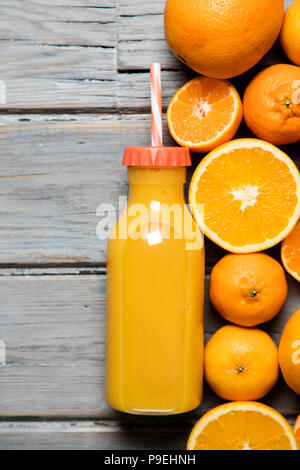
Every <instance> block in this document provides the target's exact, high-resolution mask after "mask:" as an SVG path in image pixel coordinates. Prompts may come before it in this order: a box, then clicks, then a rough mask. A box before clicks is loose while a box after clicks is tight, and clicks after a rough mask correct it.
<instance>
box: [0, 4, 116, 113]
mask: <svg viewBox="0 0 300 470" xmlns="http://www.w3.org/2000/svg"><path fill="white" fill-rule="evenodd" d="M116 28H117V22H116V5H115V2H108V1H107V2H94V1H92V0H88V1H85V2H82V1H79V2H76V1H75V0H74V1H73V2H71V4H70V5H69V2H68V1H65V2H60V1H56V2H46V1H38V2H36V1H31V0H27V1H26V2H24V1H21V0H11V1H3V2H1V3H0V48H1V57H0V69H1V75H0V79H1V80H3V81H4V82H5V84H6V88H7V103H6V104H5V105H2V106H1V107H0V109H18V110H22V109H45V108H47V109H52V108H55V109H71V108H74V109H80V108H84V109H89V108H98V109H103V108H105V109H111V110H112V109H113V108H115V107H116V104H117V81H116V41H117V29H116Z"/></svg>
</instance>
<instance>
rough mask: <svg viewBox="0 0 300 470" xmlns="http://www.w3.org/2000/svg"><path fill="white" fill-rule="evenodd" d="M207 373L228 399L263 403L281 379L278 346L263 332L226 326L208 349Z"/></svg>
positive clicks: (215, 336) (210, 381) (212, 383)
mask: <svg viewBox="0 0 300 470" xmlns="http://www.w3.org/2000/svg"><path fill="white" fill-rule="evenodd" d="M242 369H243V370H242ZM204 372H205V378H206V381H207V383H208V384H209V386H210V387H211V388H212V389H213V391H214V392H215V393H216V394H217V395H218V396H220V397H221V398H223V399H224V400H231V401H239V400H259V399H260V398H262V397H264V396H265V395H266V394H267V393H268V392H269V391H270V390H271V389H272V388H273V387H274V385H275V384H276V382H277V380H278V376H279V365H278V350H277V347H276V344H275V343H274V342H273V340H272V338H271V337H270V336H269V335H268V334H267V333H265V332H264V331H262V330H258V329H249V328H241V327H239V326H235V325H228V326H225V327H223V328H221V329H220V330H218V331H217V332H216V333H215V334H214V335H213V336H212V338H211V339H210V340H209V341H208V343H207V344H206V346H205V352H204Z"/></svg>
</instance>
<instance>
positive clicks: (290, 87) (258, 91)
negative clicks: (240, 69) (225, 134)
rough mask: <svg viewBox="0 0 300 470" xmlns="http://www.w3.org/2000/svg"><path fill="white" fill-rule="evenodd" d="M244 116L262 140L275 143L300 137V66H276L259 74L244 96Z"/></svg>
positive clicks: (291, 141) (296, 140) (297, 139)
mask: <svg viewBox="0 0 300 470" xmlns="http://www.w3.org/2000/svg"><path fill="white" fill-rule="evenodd" d="M244 117H245V121H246V123H247V125H248V127H249V128H250V129H251V131H252V132H253V133H254V134H255V135H256V136H257V137H259V138H260V139H262V140H266V141H268V142H270V143H272V144H274V145H286V144H292V143H295V142H298V141H299V140H300V67H296V66H295V65H289V64H278V65H273V66H272V67H269V68H267V69H265V70H264V71H263V72H261V73H259V74H258V75H257V76H256V77H255V78H254V79H253V80H252V82H251V83H250V84H249V85H248V87H247V89H246V91H245V95H244Z"/></svg>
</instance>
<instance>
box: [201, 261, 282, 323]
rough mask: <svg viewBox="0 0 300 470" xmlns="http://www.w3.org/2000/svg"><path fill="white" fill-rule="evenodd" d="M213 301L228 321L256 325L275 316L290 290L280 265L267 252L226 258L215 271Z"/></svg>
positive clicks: (211, 297)
mask: <svg viewBox="0 0 300 470" xmlns="http://www.w3.org/2000/svg"><path fill="white" fill-rule="evenodd" d="M209 293H210V299H211V302H212V304H213V305H214V307H215V308H216V309H217V311H218V312H219V313H220V314H221V315H222V316H223V317H224V318H225V319H226V320H228V321H230V322H232V323H236V324H237V325H241V326H247V327H251V326H256V325H258V324H260V323H264V322H266V321H269V320H271V318H273V317H275V315H277V313H278V312H279V310H280V309H281V307H282V305H283V304H284V302H285V300H286V298H287V293H288V287H287V282H286V278H285V274H284V270H283V268H282V267H281V265H280V264H279V263H278V262H277V261H276V260H275V259H273V258H271V257H270V256H268V255H266V254H264V253H253V254H245V255H238V254H236V255H233V254H232V255H231V254H230V255H226V256H224V258H222V259H221V260H220V261H219V262H218V263H217V264H216V265H215V267H214V268H213V270H212V273H211V278H210V292H209Z"/></svg>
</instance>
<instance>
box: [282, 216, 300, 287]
mask: <svg viewBox="0 0 300 470" xmlns="http://www.w3.org/2000/svg"><path fill="white" fill-rule="evenodd" d="M281 258H282V262H283V265H284V267H285V269H286V270H287V272H288V273H289V274H290V275H291V276H293V277H294V278H295V279H297V281H299V282H300V220H299V222H298V224H297V225H296V227H295V228H294V230H293V231H292V232H291V233H290V234H289V236H288V237H287V238H286V239H285V240H284V241H283V242H282V245H281Z"/></svg>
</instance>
